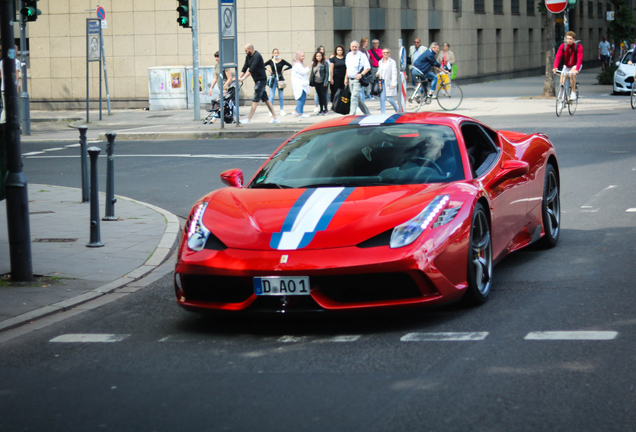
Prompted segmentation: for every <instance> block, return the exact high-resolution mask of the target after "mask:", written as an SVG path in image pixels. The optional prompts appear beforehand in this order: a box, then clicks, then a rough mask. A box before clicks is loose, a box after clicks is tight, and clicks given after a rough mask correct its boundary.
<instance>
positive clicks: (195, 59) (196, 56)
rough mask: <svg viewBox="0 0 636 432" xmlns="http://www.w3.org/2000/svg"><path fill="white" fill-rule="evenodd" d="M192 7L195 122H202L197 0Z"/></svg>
mask: <svg viewBox="0 0 636 432" xmlns="http://www.w3.org/2000/svg"><path fill="white" fill-rule="evenodd" d="M190 1H191V3H190V4H191V5H192V82H193V84H194V88H193V93H194V121H199V120H201V107H200V106H199V102H200V100H199V99H200V97H199V32H198V31H197V0H190Z"/></svg>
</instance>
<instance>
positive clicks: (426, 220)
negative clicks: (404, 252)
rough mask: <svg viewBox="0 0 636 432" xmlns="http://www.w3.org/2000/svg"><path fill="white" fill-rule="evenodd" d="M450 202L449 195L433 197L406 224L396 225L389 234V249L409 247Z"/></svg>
mask: <svg viewBox="0 0 636 432" xmlns="http://www.w3.org/2000/svg"><path fill="white" fill-rule="evenodd" d="M448 201H450V196H449V195H440V196H437V197H435V199H433V201H431V202H430V203H429V204H428V205H427V206H426V208H425V209H424V210H422V211H421V212H420V214H418V215H417V216H415V217H414V218H413V219H411V220H410V221H408V222H404V223H403V224H402V225H398V226H396V227H395V228H394V229H393V233H392V234H391V242H390V243H389V245H390V246H391V248H393V249H395V248H399V247H403V246H407V245H410V244H411V243H413V242H414V241H415V240H416V239H417V238H418V237H419V236H420V234H422V232H424V230H425V229H426V228H427V227H428V226H429V225H430V224H431V223H432V222H433V221H434V220H435V218H437V216H438V215H439V214H440V213H441V212H442V210H443V209H444V208H445V207H446V204H448Z"/></svg>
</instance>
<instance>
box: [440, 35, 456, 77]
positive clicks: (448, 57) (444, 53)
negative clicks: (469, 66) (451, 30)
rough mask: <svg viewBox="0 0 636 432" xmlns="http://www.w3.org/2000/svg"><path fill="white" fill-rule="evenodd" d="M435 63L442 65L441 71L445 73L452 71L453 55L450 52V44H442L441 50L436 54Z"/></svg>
mask: <svg viewBox="0 0 636 432" xmlns="http://www.w3.org/2000/svg"><path fill="white" fill-rule="evenodd" d="M436 60H437V62H438V63H439V64H441V65H442V69H444V70H445V71H446V72H452V71H453V64H455V54H453V52H452V51H451V50H450V44H449V43H448V42H444V45H443V47H442V50H441V51H440V52H438V53H437V58H436Z"/></svg>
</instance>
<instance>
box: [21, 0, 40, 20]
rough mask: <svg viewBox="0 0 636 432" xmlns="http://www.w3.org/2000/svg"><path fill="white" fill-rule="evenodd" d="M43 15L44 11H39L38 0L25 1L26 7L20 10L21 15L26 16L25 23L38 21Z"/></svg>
mask: <svg viewBox="0 0 636 432" xmlns="http://www.w3.org/2000/svg"><path fill="white" fill-rule="evenodd" d="M41 13H42V11H41V10H40V9H38V0H25V1H24V7H23V8H22V9H20V14H21V15H22V16H24V20H25V21H36V20H37V19H38V15H40V14H41Z"/></svg>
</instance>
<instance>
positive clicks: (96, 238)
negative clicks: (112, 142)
mask: <svg viewBox="0 0 636 432" xmlns="http://www.w3.org/2000/svg"><path fill="white" fill-rule="evenodd" d="M100 152H101V149H100V148H99V147H91V148H89V149H88V155H89V156H90V158H91V242H90V243H89V244H87V245H86V247H102V246H104V243H102V240H101V235H100V233H99V195H98V194H99V191H98V187H97V157H98V156H99V153H100Z"/></svg>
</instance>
